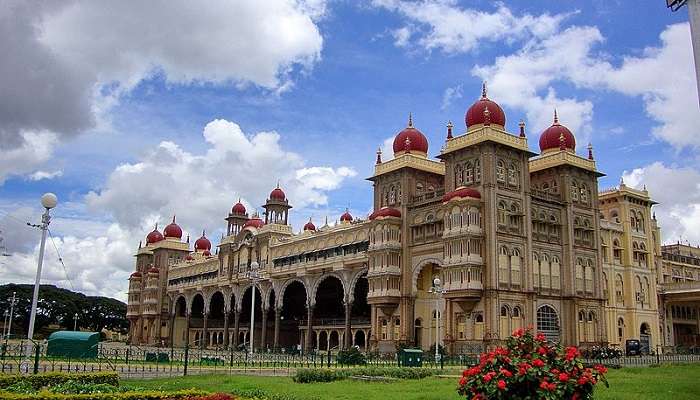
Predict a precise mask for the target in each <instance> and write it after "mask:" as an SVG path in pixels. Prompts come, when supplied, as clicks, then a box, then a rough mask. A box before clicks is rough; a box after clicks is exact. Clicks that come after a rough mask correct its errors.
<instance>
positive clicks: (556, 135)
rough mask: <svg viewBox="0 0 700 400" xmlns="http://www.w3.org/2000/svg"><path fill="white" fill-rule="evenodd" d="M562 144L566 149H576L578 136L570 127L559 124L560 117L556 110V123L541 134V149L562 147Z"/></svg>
mask: <svg viewBox="0 0 700 400" xmlns="http://www.w3.org/2000/svg"><path fill="white" fill-rule="evenodd" d="M562 145H563V147H564V149H568V150H572V151H573V150H576V138H575V137H574V134H573V133H571V131H570V130H569V128H567V127H565V126H564V125H561V124H559V117H557V112H556V110H555V111H554V123H553V124H552V126H550V127H549V128H547V129H545V130H544V132H542V135H540V151H542V152H544V151H545V150H552V149H561V147H562Z"/></svg>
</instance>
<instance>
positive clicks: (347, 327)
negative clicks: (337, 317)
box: [343, 301, 352, 349]
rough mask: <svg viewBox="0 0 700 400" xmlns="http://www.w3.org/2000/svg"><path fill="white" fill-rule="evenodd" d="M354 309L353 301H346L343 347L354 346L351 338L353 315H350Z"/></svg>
mask: <svg viewBox="0 0 700 400" xmlns="http://www.w3.org/2000/svg"><path fill="white" fill-rule="evenodd" d="M351 311H352V302H350V301H346V302H345V334H344V337H343V339H344V340H343V341H344V344H343V347H344V348H345V349H349V348H350V346H352V340H351V335H350V329H351V326H350V325H351V319H352V316H351V315H350V312H351Z"/></svg>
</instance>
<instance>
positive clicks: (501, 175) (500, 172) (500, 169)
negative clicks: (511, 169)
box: [496, 160, 506, 183]
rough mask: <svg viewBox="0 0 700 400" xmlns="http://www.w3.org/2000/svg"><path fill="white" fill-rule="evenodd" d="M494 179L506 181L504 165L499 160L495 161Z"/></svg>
mask: <svg viewBox="0 0 700 400" xmlns="http://www.w3.org/2000/svg"><path fill="white" fill-rule="evenodd" d="M496 180H497V181H498V182H501V183H505V182H506V165H505V163H504V162H503V161H501V160H498V162H497V163H496Z"/></svg>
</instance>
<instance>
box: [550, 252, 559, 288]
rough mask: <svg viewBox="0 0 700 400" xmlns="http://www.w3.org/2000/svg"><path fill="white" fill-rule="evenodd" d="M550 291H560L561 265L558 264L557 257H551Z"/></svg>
mask: <svg viewBox="0 0 700 400" xmlns="http://www.w3.org/2000/svg"><path fill="white" fill-rule="evenodd" d="M551 269H552V272H551V273H552V290H559V289H561V272H560V270H561V263H560V262H559V257H557V256H554V257H552V266H551Z"/></svg>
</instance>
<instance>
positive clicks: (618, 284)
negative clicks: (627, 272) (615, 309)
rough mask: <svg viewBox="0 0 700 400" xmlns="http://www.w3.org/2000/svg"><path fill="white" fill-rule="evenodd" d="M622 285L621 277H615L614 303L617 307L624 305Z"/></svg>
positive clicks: (618, 275)
mask: <svg viewBox="0 0 700 400" xmlns="http://www.w3.org/2000/svg"><path fill="white" fill-rule="evenodd" d="M623 290H624V284H623V282H622V275H620V274H617V275H615V302H616V303H617V304H619V305H624V304H625V297H624V294H623Z"/></svg>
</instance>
